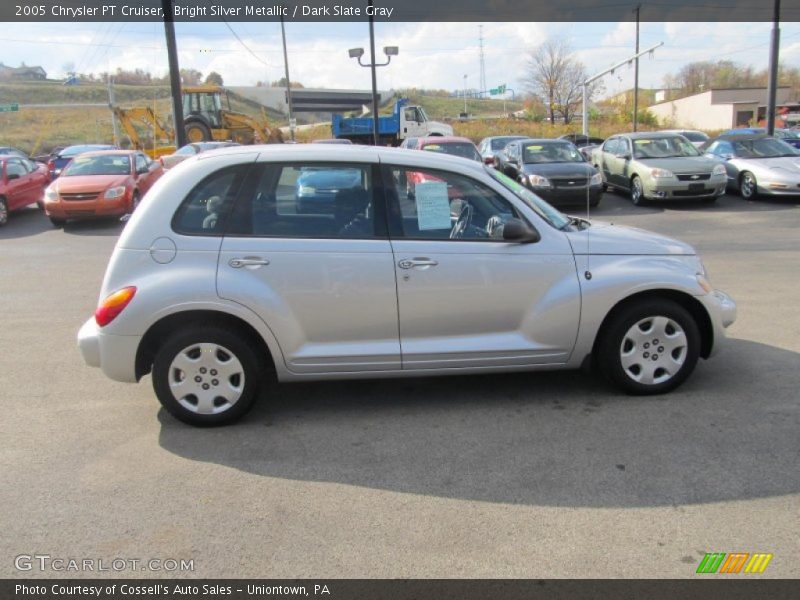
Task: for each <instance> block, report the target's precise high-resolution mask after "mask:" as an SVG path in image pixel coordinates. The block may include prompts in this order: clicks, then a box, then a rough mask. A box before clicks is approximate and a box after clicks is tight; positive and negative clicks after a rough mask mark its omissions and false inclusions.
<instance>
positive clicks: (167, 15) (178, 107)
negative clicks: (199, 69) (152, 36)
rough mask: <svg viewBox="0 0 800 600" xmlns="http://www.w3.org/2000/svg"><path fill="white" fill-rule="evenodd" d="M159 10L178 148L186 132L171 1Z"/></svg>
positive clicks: (164, 3)
mask: <svg viewBox="0 0 800 600" xmlns="http://www.w3.org/2000/svg"><path fill="white" fill-rule="evenodd" d="M161 8H162V9H163V12H164V35H165V36H166V38H167V59H168V60H169V87H170V91H171V92H172V120H173V121H174V127H175V144H176V145H177V146H178V148H180V147H181V146H185V145H186V130H185V129H184V128H183V101H182V99H181V70H180V67H179V66H178V49H177V45H176V44H175V21H174V19H173V14H172V0H161Z"/></svg>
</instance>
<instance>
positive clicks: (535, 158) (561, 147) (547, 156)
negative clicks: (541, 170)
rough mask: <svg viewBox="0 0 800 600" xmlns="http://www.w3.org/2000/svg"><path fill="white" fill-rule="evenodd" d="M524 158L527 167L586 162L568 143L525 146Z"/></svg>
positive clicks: (523, 148)
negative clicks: (543, 164) (531, 165)
mask: <svg viewBox="0 0 800 600" xmlns="http://www.w3.org/2000/svg"><path fill="white" fill-rule="evenodd" d="M522 157H523V162H524V163H525V164H526V165H530V164H534V165H535V164H542V163H579V162H586V159H585V158H583V155H582V154H581V153H580V152H578V149H577V148H576V147H575V145H574V144H570V143H567V142H544V143H535V144H525V145H524V146H523V147H522Z"/></svg>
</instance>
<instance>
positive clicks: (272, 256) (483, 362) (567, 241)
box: [78, 144, 736, 425]
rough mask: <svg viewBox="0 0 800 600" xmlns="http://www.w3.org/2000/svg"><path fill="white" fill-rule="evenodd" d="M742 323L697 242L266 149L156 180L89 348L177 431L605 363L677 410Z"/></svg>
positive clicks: (389, 169)
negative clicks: (318, 387)
mask: <svg viewBox="0 0 800 600" xmlns="http://www.w3.org/2000/svg"><path fill="white" fill-rule="evenodd" d="M311 188H313V189H311ZM309 197H314V198H315V200H316V201H315V202H314V203H313V204H307V205H305V206H304V208H303V210H298V202H299V200H300V199H302V198H309ZM309 206H311V207H312V208H309ZM735 318H736V305H735V304H734V302H733V300H731V298H730V297H729V296H728V295H726V294H725V293H723V292H720V291H718V290H715V289H714V288H713V287H712V286H711V284H710V283H709V281H708V277H707V275H706V272H705V269H704V267H703V264H702V262H701V261H700V259H699V258H698V257H697V254H696V253H695V251H694V249H693V248H692V247H690V246H689V245H687V244H684V243H682V242H679V241H676V240H673V239H670V238H667V237H663V236H660V235H656V234H653V233H649V232H646V231H642V230H639V229H632V228H628V227H620V226H615V225H610V224H603V223H599V222H589V221H587V220H584V219H577V218H571V217H568V216H565V215H563V214H562V213H560V212H559V211H557V210H556V209H554V208H553V207H551V206H550V205H548V204H547V203H546V202H544V201H543V200H541V199H540V198H539V197H538V196H536V195H535V194H533V193H532V192H531V191H530V190H528V189H526V188H525V187H523V186H521V185H519V184H518V183H517V182H515V181H513V180H512V179H509V178H508V177H506V176H505V175H503V174H501V173H499V172H498V171H496V170H494V169H491V168H486V167H485V166H484V165H482V164H480V163H477V162H475V161H468V160H465V159H460V158H456V157H451V156H446V155H438V154H431V153H426V152H409V151H407V150H400V149H388V148H375V147H357V146H354V147H331V146H326V145H321V144H320V145H297V146H263V147H258V146H252V147H236V148H228V149H223V150H215V151H211V152H207V153H204V154H201V155H198V156H197V157H194V158H191V159H189V160H186V161H184V162H183V163H181V164H180V165H178V166H177V167H175V168H174V169H171V170H170V171H169V173H168V174H167V175H165V176H164V177H163V178H161V179H160V180H159V181H158V182H157V183H156V184H155V185H154V186H153V188H152V189H151V190H150V192H149V193H148V194H147V195H146V196H145V198H143V200H142V202H141V204H140V206H139V207H138V209H137V210H136V212H135V213H134V214H133V216H132V218H131V219H130V221H129V222H128V223H127V225H126V227H125V229H124V230H123V232H122V235H121V236H120V239H119V241H118V242H117V245H116V248H115V249H114V253H113V255H112V257H111V260H110V263H109V265H108V269H107V271H106V275H105V279H104V281H103V286H102V290H101V293H100V300H99V304H98V307H97V310H96V312H95V315H94V316H93V317H92V318H91V319H89V320H88V321H87V322H86V323H85V324H84V325H83V327H82V328H81V330H80V332H79V334H78V346H79V348H80V351H81V353H82V354H83V358H84V360H85V361H86V363H87V364H88V365H90V366H93V367H99V368H101V369H102V370H103V372H104V373H105V374H106V375H107V376H108V377H110V378H111V379H114V380H117V381H125V382H136V381H138V380H139V379H140V378H141V377H143V376H144V375H146V374H148V373H150V374H151V375H152V381H153V387H154V389H155V393H156V395H157V396H158V399H159V401H160V402H161V403H162V404H163V406H164V407H165V408H166V409H167V410H168V411H169V412H170V413H172V414H173V415H174V416H175V417H177V418H178V419H180V420H182V421H185V422H187V423H191V424H194V425H215V424H222V423H227V422H231V421H233V420H235V419H237V418H239V417H241V416H242V415H243V414H244V413H245V412H247V410H248V409H249V408H250V407H251V406H252V404H253V402H254V400H255V398H256V397H257V395H258V394H257V392H258V391H259V388H260V387H261V386H262V384H264V383H266V382H268V381H269V380H271V379H277V380H278V381H286V382H288V381H308V380H321V379H344V378H349V379H355V378H366V377H403V376H420V375H454V374H464V373H488V372H498V371H535V370H552V369H576V368H579V367H581V366H585V365H589V364H591V365H592V366H594V367H595V368H596V369H597V370H598V371H599V372H600V373H602V374H603V375H605V376H606V377H607V378H608V379H609V380H610V381H611V382H613V383H614V384H615V385H616V386H618V387H619V388H621V389H622V390H624V391H626V392H628V393H632V394H660V393H664V392H667V391H669V390H671V389H673V388H675V387H676V386H678V385H680V384H681V383H682V382H683V381H684V380H685V379H686V378H687V377H688V376H689V375H690V373H691V372H692V370H693V369H694V367H695V365H696V363H697V360H698V358H699V357H702V358H708V357H710V356H711V355H712V354H714V353H715V352H716V351H717V350H718V349H719V347H720V345H721V344H722V342H723V340H724V338H725V328H726V327H728V326H729V325H730V324H731V323H733V321H734V320H735Z"/></svg>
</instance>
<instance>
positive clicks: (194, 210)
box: [172, 165, 247, 236]
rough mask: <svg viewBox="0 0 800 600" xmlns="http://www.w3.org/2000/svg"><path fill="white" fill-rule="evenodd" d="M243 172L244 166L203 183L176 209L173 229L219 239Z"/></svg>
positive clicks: (229, 168) (177, 231)
mask: <svg viewBox="0 0 800 600" xmlns="http://www.w3.org/2000/svg"><path fill="white" fill-rule="evenodd" d="M246 172H247V165H237V166H235V167H228V168H226V169H221V170H219V171H217V172H216V173H212V174H211V175H209V176H208V177H206V178H205V179H203V180H202V181H201V182H200V183H198V184H197V185H196V186H195V187H194V189H193V190H192V191H191V192H189V194H188V195H187V196H186V198H185V199H184V201H183V202H182V203H181V205H180V206H179V207H178V210H177V211H176V212H175V216H174V217H173V218H172V229H173V230H174V231H175V232H176V233H182V234H184V235H210V236H221V235H222V233H223V232H224V230H225V221H226V220H227V218H228V215H229V214H230V211H231V209H232V208H233V204H234V201H235V200H236V195H237V194H238V193H239V190H240V188H241V186H242V181H243V180H244V176H245V173H246Z"/></svg>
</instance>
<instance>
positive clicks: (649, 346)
mask: <svg viewBox="0 0 800 600" xmlns="http://www.w3.org/2000/svg"><path fill="white" fill-rule="evenodd" d="M688 347H689V343H688V340H687V339H686V333H684V331H683V328H682V327H681V326H680V325H678V323H676V322H675V321H673V320H672V319H670V318H668V317H647V318H644V319H642V320H641V321H639V322H638V323H636V324H635V325H633V327H631V328H630V329H628V332H627V333H626V334H625V336H624V337H623V338H622V344H621V345H620V349H619V351H620V359H621V361H622V368H623V370H624V371H625V374H626V375H627V376H628V377H630V378H631V379H633V380H634V381H636V382H637V383H641V384H644V385H656V384H659V383H664V382H665V381H669V380H670V379H672V378H673V377H674V376H675V374H676V373H677V372H678V371H679V370H680V368H681V367H682V366H683V363H684V362H686V354H687V351H688Z"/></svg>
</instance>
